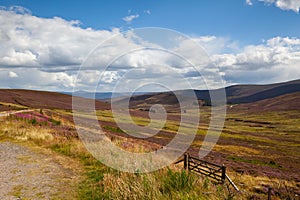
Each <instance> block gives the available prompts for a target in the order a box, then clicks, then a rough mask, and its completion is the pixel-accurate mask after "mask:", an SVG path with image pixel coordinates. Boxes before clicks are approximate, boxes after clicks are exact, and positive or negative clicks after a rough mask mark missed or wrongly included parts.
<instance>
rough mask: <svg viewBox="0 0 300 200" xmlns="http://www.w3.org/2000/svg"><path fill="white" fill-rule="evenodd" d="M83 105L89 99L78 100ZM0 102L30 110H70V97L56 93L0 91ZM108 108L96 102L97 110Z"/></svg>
mask: <svg viewBox="0 0 300 200" xmlns="http://www.w3.org/2000/svg"><path fill="white" fill-rule="evenodd" d="M78 98H79V99H80V101H82V102H83V103H90V101H92V100H90V99H85V98H80V97H78ZM0 102H5V103H11V104H16V105H20V106H26V107H30V108H49V109H65V110H71V109H72V96H70V95H67V94H61V93H57V92H45V91H34V90H21V89H0ZM108 107H109V106H108V105H107V104H106V103H104V102H101V101H96V108H97V109H103V108H104V109H105V108H108Z"/></svg>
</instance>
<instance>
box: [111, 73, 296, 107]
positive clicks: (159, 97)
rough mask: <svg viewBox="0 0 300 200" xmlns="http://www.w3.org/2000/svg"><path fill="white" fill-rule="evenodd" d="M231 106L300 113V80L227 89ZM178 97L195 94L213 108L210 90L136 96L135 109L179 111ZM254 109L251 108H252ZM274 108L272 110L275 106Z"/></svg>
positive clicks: (133, 105)
mask: <svg viewBox="0 0 300 200" xmlns="http://www.w3.org/2000/svg"><path fill="white" fill-rule="evenodd" d="M225 92H226V95H227V103H228V104H247V106H249V108H250V107H251V108H254V107H257V106H258V107H259V106H266V105H269V104H270V105H269V106H268V107H269V109H271V110H276V108H278V109H280V110H282V109H300V106H298V107H297V106H294V105H298V102H300V101H297V100H298V99H300V97H299V96H300V79H299V80H294V81H289V82H284V83H275V84H269V85H234V86H229V87H226V88H225ZM175 94H176V96H179V97H182V98H187V97H191V96H192V94H195V95H196V96H197V99H198V101H199V102H200V104H205V103H204V102H206V104H209V102H210V94H209V91H208V90H179V91H174V92H160V93H150V94H142V95H136V96H132V97H131V98H130V107H131V108H149V107H150V106H151V105H154V104H163V105H165V106H167V107H172V108H175V107H177V106H178V105H179V104H178V101H177V100H176V97H175ZM126 99H128V97H127V98H123V99H121V100H120V99H118V100H117V103H120V104H122V103H124V102H126ZM251 103H252V105H251V106H250V104H251ZM271 105H272V106H271Z"/></svg>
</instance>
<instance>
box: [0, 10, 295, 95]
mask: <svg viewBox="0 0 300 200" xmlns="http://www.w3.org/2000/svg"><path fill="white" fill-rule="evenodd" d="M20 10H22V9H20ZM0 24H1V26H0V43H1V46H0V85H1V87H9V88H20V87H21V88H27V89H42V90H60V91H62V90H68V91H71V90H72V89H73V86H74V83H75V80H76V76H77V70H78V69H79V67H80V65H81V64H82V63H83V62H84V61H85V59H86V57H87V55H88V54H89V53H90V51H91V50H93V49H94V48H95V47H96V45H98V44H101V43H102V42H104V41H107V39H109V38H112V37H113V39H112V40H109V41H107V42H106V43H105V45H102V46H101V48H98V49H97V50H96V52H95V54H93V55H95V56H91V57H89V59H88V61H86V62H85V66H86V70H85V71H84V74H83V76H82V77H78V81H79V84H80V86H81V87H82V89H85V90H89V89H90V88H91V85H93V84H95V83H96V82H97V81H98V80H99V78H100V77H99V76H100V74H99V69H103V68H105V67H106V64H107V63H110V62H111V61H112V60H113V59H115V58H116V57H115V56H116V55H117V56H118V55H123V56H121V57H119V58H118V59H117V60H115V61H114V62H112V63H111V66H110V67H109V68H108V69H106V72H105V73H104V74H102V77H101V80H100V82H101V84H102V86H103V87H101V89H103V91H111V90H112V89H113V87H114V84H116V83H117V82H118V81H119V80H120V79H122V77H124V76H126V77H127V78H128V79H127V80H126V83H127V85H126V84H124V85H123V86H124V87H126V88H130V86H132V87H135V86H139V85H141V84H142V83H144V82H145V81H149V82H151V81H152V82H159V80H162V79H164V80H166V82H168V83H171V82H172V77H176V75H178V74H180V75H182V76H183V77H184V78H186V79H189V80H190V81H191V84H192V86H193V87H194V88H200V87H201V84H202V82H201V80H202V78H201V77H199V74H198V73H197V71H195V69H194V68H193V66H191V65H190V64H189V63H188V62H187V61H185V60H184V59H182V58H181V57H178V56H176V54H178V55H180V56H182V57H183V58H185V59H187V60H188V61H192V62H193V63H195V64H196V65H197V67H199V68H200V69H201V73H202V74H201V75H206V76H207V77H209V80H206V81H207V82H208V83H209V85H210V86H213V87H217V86H218V85H214V84H215V81H214V78H213V77H212V76H211V74H212V73H214V72H218V69H217V67H215V66H213V65H211V63H210V61H209V60H208V59H207V58H206V57H205V56H203V55H204V54H205V53H203V52H207V53H208V55H209V56H210V57H211V59H212V60H213V61H214V62H215V63H216V64H217V65H218V66H219V67H220V69H221V71H220V72H219V73H220V74H221V75H222V76H225V78H226V79H227V80H228V81H229V82H234V83H247V82H248V83H256V82H260V83H261V82H264V81H266V82H267V81H270V82H271V81H274V80H275V81H280V80H283V81H284V80H290V79H296V78H300V72H299V70H298V67H299V65H300V39H299V38H288V37H286V38H281V37H275V38H271V39H269V40H267V41H266V42H264V43H262V44H260V45H248V46H246V47H239V45H238V43H237V42H235V41H231V40H230V39H229V38H222V37H216V36H213V35H211V36H193V37H192V40H187V39H186V38H170V39H174V40H170V41H167V40H161V38H159V37H158V36H159V33H160V32H159V31H158V32H153V34H144V35H145V36H147V38H146V39H147V40H146V39H144V38H141V37H139V35H138V34H137V33H139V32H133V31H129V32H128V33H127V34H120V30H119V29H113V30H93V29H91V28H87V29H83V28H81V27H80V26H79V25H80V22H78V21H67V20H64V19H61V18H58V17H54V18H47V19H46V18H40V17H35V16H32V15H30V14H28V12H26V13H25V14H24V13H23V14H20V12H19V11H18V12H15V11H10V10H0ZM140 35H143V33H142V32H141V34H140ZM153 36H155V37H153ZM169 45H174V46H172V49H171V50H172V51H173V52H174V53H175V54H170V53H168V52H164V51H159V50H151V48H164V47H168V46H169ZM144 46H147V47H151V48H150V49H142V50H141V48H142V47H144ZM199 46H201V47H203V50H199ZM132 49H137V51H134V52H129V51H130V50H132ZM199 55H201V56H199ZM129 72H130V73H129ZM12 78H14V79H13V81H12ZM172 86H173V87H175V88H177V89H184V88H181V87H184V86H185V85H182V83H181V81H175V82H174V79H173V85H172Z"/></svg>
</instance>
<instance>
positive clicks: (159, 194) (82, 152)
mask: <svg viewBox="0 0 300 200" xmlns="http://www.w3.org/2000/svg"><path fill="white" fill-rule="evenodd" d="M43 112H44V113H47V111H43ZM55 112H56V113H58V114H55V115H54V114H53V115H52V117H53V119H55V120H57V121H59V122H60V123H59V124H57V126H58V128H57V129H55V131H58V132H59V131H60V129H59V127H61V126H72V123H70V122H68V121H67V120H65V119H64V118H63V117H61V116H63V113H64V112H66V111H61V112H60V111H55ZM187 113H188V114H191V115H192V114H193V113H192V112H190V111H188V112H187ZM296 114H297V113H284V114H282V115H277V114H264V115H262V116H261V115H256V116H254V115H253V116H252V115H249V116H241V115H237V114H230V115H229V117H230V118H237V119H242V120H253V121H262V122H264V121H267V119H268V122H270V123H271V124H272V126H275V127H276V128H275V129H274V128H270V127H267V126H269V125H263V127H255V126H253V127H249V123H246V122H242V121H241V122H237V123H236V122H233V121H231V120H227V121H226V124H225V126H226V127H225V130H226V132H223V133H222V135H221V138H220V139H221V140H222V139H223V140H225V141H232V139H234V140H236V141H241V142H246V143H248V144H255V145H253V147H251V146H241V145H240V144H239V143H238V144H237V143H229V144H226V145H224V144H222V145H221V144H217V145H216V146H215V148H214V150H215V151H218V152H222V153H227V154H231V156H229V157H227V158H228V160H230V161H232V162H236V163H239V162H240V163H244V164H249V165H257V166H268V167H271V168H275V169H280V170H281V169H282V167H281V163H277V160H273V159H272V157H270V155H267V154H264V152H265V150H266V149H268V150H272V151H273V150H274V151H275V152H278V155H279V156H285V154H286V153H291V155H293V153H295V152H296V149H297V148H299V144H297V141H298V139H297V135H296V131H297V130H299V124H297V123H298V122H299V120H298V119H295V118H293V119H285V118H286V117H289V116H292V115H296ZM68 115H69V114H68ZM97 115H99V116H98V117H100V118H101V119H102V118H103V119H104V121H105V120H106V121H112V120H113V118H112V114H111V112H110V111H97ZM174 115H175V114H174ZM207 116H208V114H207V113H205V116H204V117H205V118H208V117H207ZM272 116H273V117H274V118H272ZM269 118H272V119H269ZM1 120H2V121H1V123H0V138H2V140H5V139H6V138H13V139H17V140H23V141H31V142H34V143H35V144H37V145H39V146H42V147H45V148H48V149H51V150H52V151H54V152H56V153H58V154H61V155H64V156H67V157H69V158H71V159H73V160H76V161H78V162H79V163H80V164H81V165H82V168H83V174H82V176H83V177H84V178H83V180H82V181H81V182H80V183H79V184H78V198H79V199H232V198H233V199H249V198H254V197H255V196H257V197H260V198H265V197H266V194H265V193H263V192H262V193H257V190H254V189H253V188H255V187H260V188H264V187H265V185H271V186H272V187H273V188H274V189H275V190H276V191H281V193H278V194H276V195H277V197H278V198H281V197H282V198H283V197H284V195H286V196H288V195H290V197H292V196H293V195H294V194H292V193H293V192H292V191H293V189H292V188H295V185H296V183H295V182H293V181H284V180H280V179H276V178H268V177H260V176H257V177H254V176H251V175H249V174H243V175H241V174H237V173H234V172H230V171H229V175H230V177H232V178H233V179H234V182H235V183H236V184H237V185H238V187H239V188H241V189H242V190H243V191H244V192H243V193H242V194H235V193H232V192H231V191H230V190H228V189H227V187H226V186H225V185H215V184H214V183H212V182H211V181H210V180H209V179H206V178H203V177H199V176H196V175H195V174H192V173H187V172H186V171H184V170H182V168H181V167H180V168H178V167H176V166H170V168H166V169H161V170H159V171H156V172H153V173H148V174H138V173H137V174H130V173H124V172H118V171H116V170H113V169H111V168H108V167H106V166H104V165H103V164H102V163H100V162H99V161H97V160H96V159H95V158H93V157H92V155H91V154H89V153H88V152H87V151H86V149H85V147H84V146H83V144H82V143H81V142H80V141H79V140H78V139H77V138H68V137H66V136H65V135H63V134H53V131H54V129H52V127H47V126H39V125H37V124H33V123H26V122H24V121H14V120H13V119H6V120H3V119H1ZM134 121H135V122H136V123H137V124H139V125H146V124H147V120H146V119H143V118H141V117H136V118H134ZM123 122H124V123H128V120H127V119H124V121H123ZM184 126H185V127H184V130H185V131H187V132H188V131H189V129H190V125H188V124H184ZM247 126H248V127H247ZM206 127H207V125H205V124H202V125H201V128H200V129H199V130H198V134H199V135H205V134H206ZM277 127H278V129H277ZM102 128H103V129H105V130H108V131H111V132H115V133H123V131H122V130H121V129H120V128H116V127H111V126H103V127H102ZM240 128H241V129H240ZM284 128H286V129H285V132H287V133H288V137H287V138H284V140H283V139H281V140H279V139H280V138H282V135H281V131H282V130H283V129H284ZM176 129H178V122H175V121H171V120H168V121H167V123H166V124H165V130H168V131H169V132H171V133H175V132H176ZM239 130H242V132H239ZM270 134H272V136H274V137H269V135H270ZM284 136H286V135H284ZM293 137H294V138H295V137H296V138H295V140H294V142H293V141H290V140H289V138H293ZM114 142H115V143H116V145H118V146H122V147H124V146H125V148H127V149H126V150H129V151H134V152H140V151H149V149H147V148H138V146H139V145H140V144H138V143H137V142H136V141H130V140H128V139H126V140H125V139H122V138H118V139H116V140H114ZM124 144H130V145H124ZM195 144H199V145H200V144H201V141H195ZM257 144H258V145H257ZM287 146H288V147H289V148H287ZM132 149H134V150H132ZM249 155H252V157H251V158H248V157H249ZM271 156H273V155H271ZM258 158H264V159H263V160H260V159H258ZM282 188H286V189H285V190H282ZM262 190H263V189H262Z"/></svg>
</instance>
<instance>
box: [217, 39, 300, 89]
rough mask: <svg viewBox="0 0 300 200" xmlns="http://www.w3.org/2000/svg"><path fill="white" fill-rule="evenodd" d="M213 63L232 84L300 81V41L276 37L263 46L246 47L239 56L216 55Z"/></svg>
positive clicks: (237, 54)
mask: <svg viewBox="0 0 300 200" xmlns="http://www.w3.org/2000/svg"><path fill="white" fill-rule="evenodd" d="M212 59H213V61H214V62H215V63H216V64H217V65H218V66H220V67H221V70H222V71H224V72H225V74H226V75H228V77H227V78H229V79H231V81H233V82H242V81H243V80H244V82H247V81H249V82H259V83H270V82H272V81H276V82H278V81H286V80H291V79H299V78H300V71H299V70H297V69H298V68H299V66H300V39H298V38H288V37H285V38H281V37H275V38H271V39H269V40H267V41H266V43H264V44H261V45H249V46H246V47H244V48H243V49H242V51H241V52H239V53H236V54H218V55H213V56H212ZM266 77H268V78H266ZM251 79H252V81H251Z"/></svg>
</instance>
